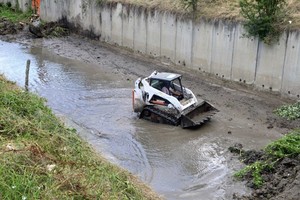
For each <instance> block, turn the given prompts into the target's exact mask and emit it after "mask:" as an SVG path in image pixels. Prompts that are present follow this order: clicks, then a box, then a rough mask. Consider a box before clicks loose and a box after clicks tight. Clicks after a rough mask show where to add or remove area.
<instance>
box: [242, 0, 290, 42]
mask: <svg viewBox="0 0 300 200" xmlns="http://www.w3.org/2000/svg"><path fill="white" fill-rule="evenodd" d="M286 5H287V3H286V0H240V7H241V15H242V16H243V17H244V18H245V19H246V22H245V23H244V27H245V29H246V30H247V32H248V34H247V36H249V37H251V36H258V37H259V38H260V39H261V40H263V41H264V42H265V43H267V44H270V43H272V42H273V41H276V40H278V39H279V36H280V34H281V32H282V31H283V30H282V27H283V26H282V25H283V24H284V23H286V22H287V10H286Z"/></svg>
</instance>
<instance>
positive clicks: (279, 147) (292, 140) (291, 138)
mask: <svg viewBox="0 0 300 200" xmlns="http://www.w3.org/2000/svg"><path fill="white" fill-rule="evenodd" d="M265 150H266V152H267V154H268V155H271V156H273V157H274V158H276V159H282V158H285V157H290V158H291V157H296V156H298V155H299V154H300V130H296V131H293V132H292V133H290V134H288V135H285V136H284V137H282V138H280V139H279V140H277V141H275V142H273V143H271V144H269V145H268V146H267V147H266V149H265Z"/></svg>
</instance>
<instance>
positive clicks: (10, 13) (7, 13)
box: [0, 4, 33, 23]
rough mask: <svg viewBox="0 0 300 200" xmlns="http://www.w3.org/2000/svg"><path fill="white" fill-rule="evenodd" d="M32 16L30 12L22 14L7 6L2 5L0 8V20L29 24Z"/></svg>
mask: <svg viewBox="0 0 300 200" xmlns="http://www.w3.org/2000/svg"><path fill="white" fill-rule="evenodd" d="M32 14H33V11H32V10H30V9H29V10H28V11H27V12H22V11H20V10H19V9H14V8H12V7H11V5H10V6H8V5H5V4H2V6H0V16H1V18H6V19H8V20H10V21H12V22H14V23H15V22H20V21H23V22H29V20H30V18H31V16H32Z"/></svg>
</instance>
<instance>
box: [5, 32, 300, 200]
mask: <svg viewBox="0 0 300 200" xmlns="http://www.w3.org/2000/svg"><path fill="white" fill-rule="evenodd" d="M0 39H5V40H10V41H17V42H20V43H23V44H27V45H30V46H31V45H35V46H40V47H43V48H45V49H47V50H49V51H51V52H53V53H55V54H57V55H60V56H62V57H66V58H70V59H75V60H81V61H83V62H85V63H91V64H96V65H99V67H101V66H105V65H110V68H111V69H112V70H113V72H114V73H115V74H116V75H117V76H118V77H119V78H120V79H122V80H127V81H128V82H132V85H133V83H134V80H135V79H136V78H137V77H138V76H145V75H148V74H150V73H151V72H152V71H153V70H158V71H172V72H177V73H181V74H183V76H184V79H185V82H184V83H185V85H186V86H187V87H188V88H191V89H192V90H193V91H194V93H195V94H196V95H197V96H198V97H201V98H203V99H205V100H208V101H209V102H211V103H213V104H214V105H215V106H216V107H217V108H218V109H219V110H220V113H218V115H217V116H216V118H218V119H222V120H223V121H224V120H225V121H228V122H233V123H239V124H240V126H241V127H242V128H243V129H244V130H245V133H247V130H249V129H254V128H257V127H258V129H259V130H260V131H261V133H257V134H258V135H261V137H263V136H264V134H265V133H268V134H273V132H274V134H276V133H277V132H281V133H283V134H285V133H287V132H289V131H290V130H291V129H292V128H297V127H298V128H299V125H300V123H299V122H300V121H299V120H298V121H295V122H293V123H290V122H289V121H286V120H283V119H281V118H279V117H277V116H276V115H274V114H273V110H274V109H275V108H277V107H278V106H280V105H282V104H285V103H291V102H293V100H290V99H287V98H284V97H281V96H279V95H278V94H274V93H264V92H260V91H256V90H254V89H253V88H252V87H251V86H244V85H239V84H237V83H232V82H228V81H226V80H222V79H218V78H215V77H213V76H210V75H208V74H203V73H200V72H197V71H193V70H189V69H182V68H179V67H177V66H173V65H172V64H170V63H167V62H166V61H164V60H160V59H152V58H148V57H144V56H142V55H139V54H135V53H132V52H130V51H128V50H126V49H120V48H118V47H112V46H109V45H107V44H103V43H99V42H98V41H92V40H89V39H86V38H83V37H80V36H77V35H71V36H68V37H64V38H52V39H35V38H33V37H32V35H28V32H27V33H25V32H22V33H19V34H18V35H16V36H14V37H11V36H2V37H0ZM100 47H101V48H100ZM103 48H106V49H109V51H112V52H114V53H115V54H118V55H120V57H121V59H120V60H117V59H115V58H113V57H111V58H110V57H109V56H110V55H108V54H106V52H104V51H102V49H103ZM104 58H105V59H104ZM106 59H110V60H111V63H112V65H111V63H107V62H106ZM130 59H135V60H136V62H139V63H142V64H143V65H139V66H138V67H137V66H133V65H132V64H131V62H130ZM245 133H243V132H235V131H233V130H232V127H231V126H228V127H226V128H224V132H223V136H224V137H226V136H227V135H232V136H233V137H234V136H239V137H240V136H241V135H244V134H245ZM252 139H253V141H254V143H256V142H257V143H259V139H258V138H256V135H255V136H253V138H252ZM251 147H252V146H251V145H248V146H245V148H246V149H251ZM262 147H263V146H261V148H262ZM266 184H268V182H266ZM284 187H285V191H288V190H289V189H291V188H288V187H290V186H288V185H286V186H284ZM283 194H284V193H283ZM285 197H287V196H285ZM245 198H246V197H245ZM274 199H284V198H283V197H281V196H278V197H275V198H274Z"/></svg>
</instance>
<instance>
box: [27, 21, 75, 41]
mask: <svg viewBox="0 0 300 200" xmlns="http://www.w3.org/2000/svg"><path fill="white" fill-rule="evenodd" d="M29 31H30V32H31V33H32V34H34V35H35V36H36V37H38V38H42V37H63V36H67V35H69V34H70V31H69V29H68V28H66V27H65V26H64V25H63V24H60V23H58V22H49V23H42V22H41V21H40V20H39V19H37V20H35V21H33V22H32V23H31V24H29Z"/></svg>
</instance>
